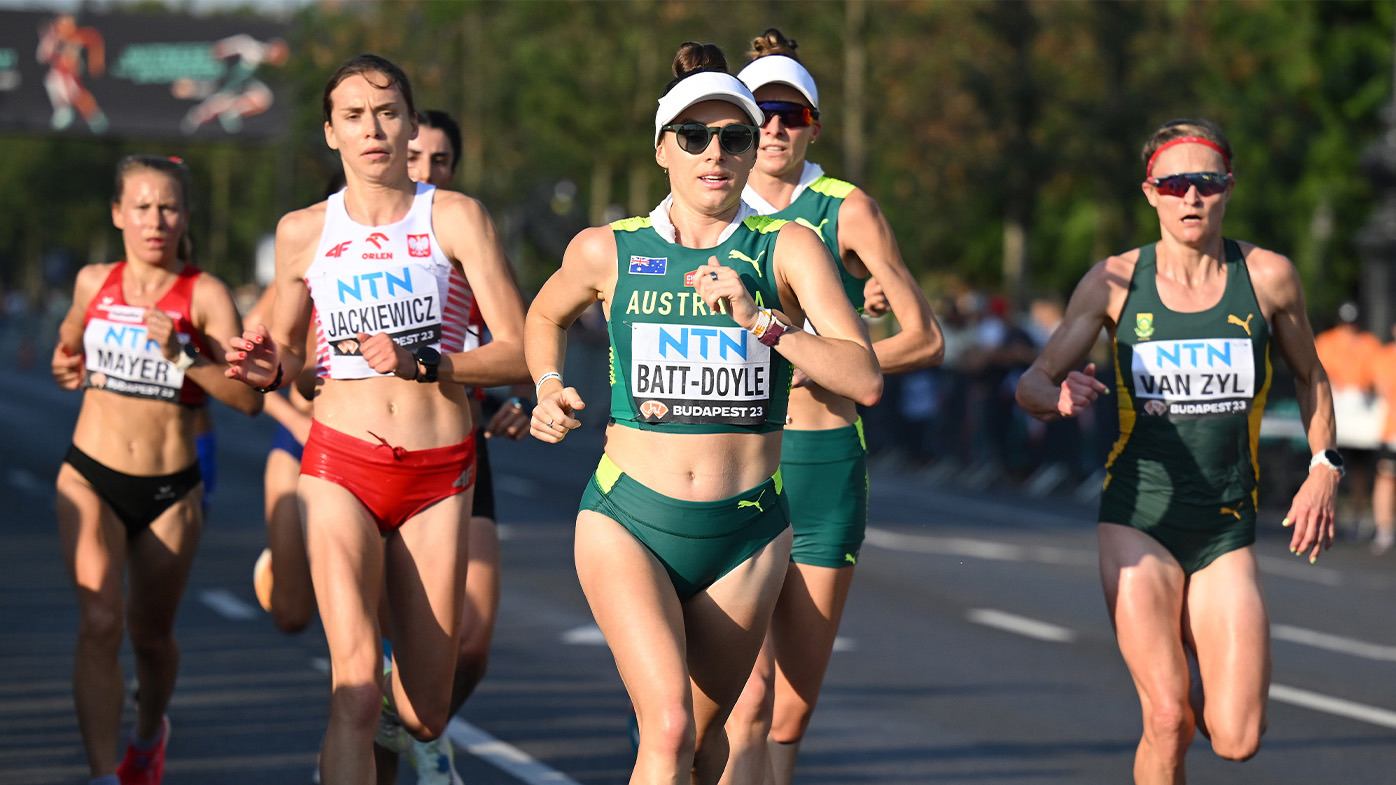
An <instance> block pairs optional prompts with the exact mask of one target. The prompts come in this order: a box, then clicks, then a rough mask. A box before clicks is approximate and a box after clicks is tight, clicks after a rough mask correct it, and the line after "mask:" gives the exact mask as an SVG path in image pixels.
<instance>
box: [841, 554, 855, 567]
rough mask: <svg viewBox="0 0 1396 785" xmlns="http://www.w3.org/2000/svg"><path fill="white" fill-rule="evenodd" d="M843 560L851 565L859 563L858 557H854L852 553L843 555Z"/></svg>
mask: <svg viewBox="0 0 1396 785" xmlns="http://www.w3.org/2000/svg"><path fill="white" fill-rule="evenodd" d="M843 560H844V561H846V562H848V563H849V564H857V563H858V557H857V556H854V555H853V554H851V553H845V554H844V555H843Z"/></svg>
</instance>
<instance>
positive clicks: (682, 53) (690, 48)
mask: <svg viewBox="0 0 1396 785" xmlns="http://www.w3.org/2000/svg"><path fill="white" fill-rule="evenodd" d="M699 71H721V72H722V73H724V74H725V73H727V57H726V55H724V54H722V50H721V49H719V48H718V46H717V44H700V43H696V42H694V41H688V42H685V43H683V44H680V45H679V51H678V53H677V54H675V55H674V78H675V79H682V78H684V77H685V76H688V75H689V74H693V73H697V72H699Z"/></svg>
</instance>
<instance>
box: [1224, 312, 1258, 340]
mask: <svg viewBox="0 0 1396 785" xmlns="http://www.w3.org/2000/svg"><path fill="white" fill-rule="evenodd" d="M1253 318H1255V314H1253V313H1248V314H1246V320H1245V321H1241V317H1239V316H1237V315H1236V314H1234V313H1229V314H1227V315H1226V323H1227V324H1234V325H1236V326H1237V327H1240V328H1241V329H1242V330H1245V331H1246V335H1250V334H1251V319H1253Z"/></svg>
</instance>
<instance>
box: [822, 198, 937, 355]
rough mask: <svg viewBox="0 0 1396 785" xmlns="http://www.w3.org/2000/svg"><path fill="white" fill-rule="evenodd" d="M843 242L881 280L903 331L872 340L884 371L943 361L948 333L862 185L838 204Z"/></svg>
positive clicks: (893, 312) (873, 277)
mask: <svg viewBox="0 0 1396 785" xmlns="http://www.w3.org/2000/svg"><path fill="white" fill-rule="evenodd" d="M839 245H840V246H845V245H846V247H844V248H842V251H843V252H844V253H852V254H853V255H855V256H856V257H857V258H858V259H859V260H861V261H862V262H863V265H864V266H865V267H867V268H868V272H869V273H870V276H871V278H870V279H871V280H876V281H878V282H879V283H880V285H881V288H882V291H883V294H884V296H885V297H886V298H887V303H888V305H889V306H890V310H891V311H892V314H893V315H894V316H896V317H897V324H899V325H901V331H900V332H898V333H897V334H896V335H891V336H888V337H886V338H883V339H882V340H880V341H878V342H877V343H874V344H873V351H874V352H876V353H877V361H878V365H880V366H881V367H882V372H883V373H906V372H907V371H914V370H916V369H918V368H926V367H929V366H932V365H940V362H941V360H943V359H944V358H945V338H944V337H943V336H942V335H941V332H940V323H939V322H937V321H936V317H935V314H934V313H932V312H931V303H930V301H928V300H927V299H926V293H925V292H923V291H921V286H920V285H919V284H918V283H917V282H916V278H915V277H914V276H912V274H911V271H910V270H908V269H907V267H906V262H905V261H904V260H903V259H902V253H901V249H900V248H898V246H897V237H896V235H894V234H893V233H892V227H891V225H890V224H888V223H887V216H885V215H883V213H882V209H881V208H880V207H879V206H878V204H877V202H876V201H875V200H874V199H873V198H872V197H871V196H868V195H867V194H866V193H864V192H863V191H862V190H861V189H859V190H854V191H853V192H852V193H850V194H849V195H848V197H847V198H845V199H844V200H843V205H842V206H840V207H839ZM866 288H867V287H866V285H865V286H864V289H865V290H866Z"/></svg>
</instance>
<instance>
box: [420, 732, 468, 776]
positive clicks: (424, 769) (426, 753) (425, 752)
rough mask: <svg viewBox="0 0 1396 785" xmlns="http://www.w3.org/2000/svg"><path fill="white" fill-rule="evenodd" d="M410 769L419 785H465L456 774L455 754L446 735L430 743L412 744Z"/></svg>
mask: <svg viewBox="0 0 1396 785" xmlns="http://www.w3.org/2000/svg"><path fill="white" fill-rule="evenodd" d="M411 761H412V768H414V769H416V770H417V782H419V783H421V785H465V780H462V779H461V778H460V774H458V773H456V752H455V749H454V748H453V747H452V745H451V740H450V739H449V738H447V737H446V734H444V733H443V734H441V735H440V736H438V737H436V738H435V739H433V740H432V741H416V740H414V741H413V742H412V757H411Z"/></svg>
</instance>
